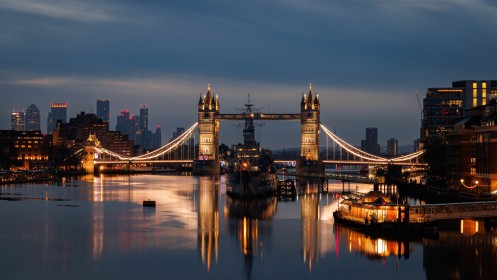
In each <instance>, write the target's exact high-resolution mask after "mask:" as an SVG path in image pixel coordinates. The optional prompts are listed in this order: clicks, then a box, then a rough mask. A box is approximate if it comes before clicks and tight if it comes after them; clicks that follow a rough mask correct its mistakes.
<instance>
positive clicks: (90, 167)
mask: <svg viewBox="0 0 497 280" xmlns="http://www.w3.org/2000/svg"><path fill="white" fill-rule="evenodd" d="M95 148H101V145H100V141H99V140H98V138H97V136H96V135H95V134H94V133H92V132H90V135H88V139H87V140H86V141H85V142H84V146H83V150H84V154H83V159H82V160H81V164H82V165H83V169H84V170H85V171H86V173H88V174H93V173H95Z"/></svg>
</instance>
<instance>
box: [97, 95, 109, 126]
mask: <svg viewBox="0 0 497 280" xmlns="http://www.w3.org/2000/svg"><path fill="white" fill-rule="evenodd" d="M97 118H99V119H101V120H102V121H104V122H106V123H108V122H109V119H110V101H109V100H97Z"/></svg>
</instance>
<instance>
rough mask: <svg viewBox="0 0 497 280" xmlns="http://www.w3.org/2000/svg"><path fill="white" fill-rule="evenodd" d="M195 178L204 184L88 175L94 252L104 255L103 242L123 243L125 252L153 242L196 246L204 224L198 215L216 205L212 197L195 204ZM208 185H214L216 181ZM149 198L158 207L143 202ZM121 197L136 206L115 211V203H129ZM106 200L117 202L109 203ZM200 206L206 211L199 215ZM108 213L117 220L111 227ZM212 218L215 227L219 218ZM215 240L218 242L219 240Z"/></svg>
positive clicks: (187, 179) (174, 246)
mask: <svg viewBox="0 0 497 280" xmlns="http://www.w3.org/2000/svg"><path fill="white" fill-rule="evenodd" d="M85 183H91V185H85ZM197 184H201V181H196V180H194V179H193V178H191V177H179V176H178V177H176V176H175V177H167V176H147V175H142V176H105V175H101V176H98V177H91V178H90V177H85V178H84V180H82V187H87V189H86V194H87V196H88V197H87V199H88V200H89V201H91V202H93V203H94V206H93V207H92V226H91V228H92V238H91V251H92V258H93V259H99V258H101V257H102V254H103V253H104V250H105V248H119V251H120V253H122V254H131V253H133V252H138V253H141V252H144V250H147V249H152V248H170V249H179V248H190V249H194V248H195V244H196V243H197V242H195V240H196V238H195V235H196V234H195V232H196V230H197V228H198V227H199V225H202V226H204V225H205V223H203V222H199V221H198V220H197V219H201V217H203V215H204V216H205V215H209V214H205V213H206V212H205V211H206V209H208V208H210V211H211V213H214V212H213V211H214V210H213V209H215V207H214V205H213V203H214V202H209V204H208V205H207V206H204V207H202V208H201V209H197V206H196V204H197V201H196V200H195V196H196V194H195V190H196V185H197ZM208 185H210V186H212V185H213V183H210V184H208ZM202 189H203V188H202ZM201 197H204V198H203V199H204V200H203V201H202V202H200V204H201V205H204V204H205V201H206V200H207V201H208V199H206V198H205V195H202V193H201ZM214 197H217V195H214ZM201 199H202V198H201ZM145 200H155V201H156V208H144V207H143V206H142V204H143V201H145ZM108 203H111V204H108ZM116 203H117V204H116ZM120 203H131V205H134V206H132V207H131V208H128V207H126V208H123V209H122V210H120V211H116V210H115V209H116V208H115V207H121V206H119V205H123V206H124V205H125V204H120ZM216 203H217V202H216ZM106 205H113V206H111V207H110V208H109V207H106ZM197 210H199V212H202V214H200V213H199V215H197ZM116 215H117V216H116ZM214 217H215V215H214ZM109 219H111V220H113V222H112V223H111V224H110V226H111V227H112V230H109V229H106V224H105V221H106V220H109ZM212 223H213V224H212V225H211V226H212V227H214V224H215V223H217V224H218V223H219V222H218V221H217V222H216V221H212ZM215 228H218V226H216V227H215ZM214 231H215V230H214ZM104 245H105V246H104ZM214 245H215V246H214V247H217V241H216V242H215V244H214ZM216 250H217V249H216ZM216 254H217V253H216Z"/></svg>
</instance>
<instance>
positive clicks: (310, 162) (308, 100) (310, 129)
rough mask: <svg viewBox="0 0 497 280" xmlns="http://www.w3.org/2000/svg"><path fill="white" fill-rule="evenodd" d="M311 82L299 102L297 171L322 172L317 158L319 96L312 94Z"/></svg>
mask: <svg viewBox="0 0 497 280" xmlns="http://www.w3.org/2000/svg"><path fill="white" fill-rule="evenodd" d="M312 95H313V94H312V84H309V94H308V95H305V94H303V95H302V101H301V102H300V127H301V132H300V134H301V140H300V141H301V142H300V143H301V144H300V157H299V158H298V159H297V172H313V173H322V172H324V165H323V161H321V160H320V159H319V124H320V116H319V115H320V109H321V105H320V104H319V96H318V95H317V94H316V95H315V96H314V97H313V96H312Z"/></svg>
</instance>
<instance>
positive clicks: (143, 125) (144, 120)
mask: <svg viewBox="0 0 497 280" xmlns="http://www.w3.org/2000/svg"><path fill="white" fill-rule="evenodd" d="M140 130H141V131H147V130H148V107H147V105H141V106H140Z"/></svg>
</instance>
